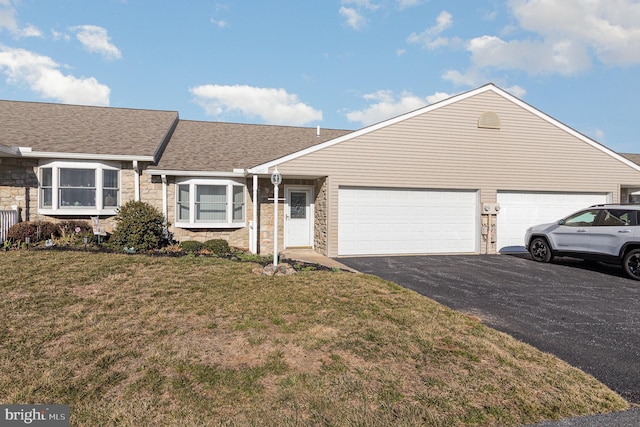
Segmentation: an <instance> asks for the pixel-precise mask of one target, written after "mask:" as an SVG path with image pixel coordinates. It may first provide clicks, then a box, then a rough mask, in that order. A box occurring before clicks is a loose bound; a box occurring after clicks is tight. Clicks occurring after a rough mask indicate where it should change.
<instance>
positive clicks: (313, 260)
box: [280, 248, 358, 273]
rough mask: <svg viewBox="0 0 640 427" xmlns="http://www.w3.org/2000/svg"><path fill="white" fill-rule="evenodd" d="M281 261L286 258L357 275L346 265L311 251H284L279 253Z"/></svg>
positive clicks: (305, 249) (355, 271)
mask: <svg viewBox="0 0 640 427" xmlns="http://www.w3.org/2000/svg"><path fill="white" fill-rule="evenodd" d="M280 257H281V259H284V258H287V259H292V260H295V261H300V262H306V263H308V264H318V265H324V266H325V267H329V268H339V269H341V270H346V271H351V272H353V273H358V271H357V270H355V269H353V268H351V267H347V266H346V265H344V264H342V263H340V262H338V261H336V260H335V259H331V258H329V257H326V256H324V255H320V254H319V253H317V252H316V251H314V250H313V249H310V248H309V249H307V248H304V249H285V250H284V251H282V252H280Z"/></svg>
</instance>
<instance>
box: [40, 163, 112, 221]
mask: <svg viewBox="0 0 640 427" xmlns="http://www.w3.org/2000/svg"><path fill="white" fill-rule="evenodd" d="M39 169H40V176H39V178H40V191H39V199H40V201H39V208H40V209H39V210H40V211H41V213H43V214H80V215H87V214H114V213H115V210H116V208H117V207H118V206H119V200H120V197H119V196H120V171H119V169H118V168H116V167H115V166H112V165H109V164H106V163H101V162H100V163H99V162H93V163H88V162H49V163H45V164H41V165H40V168H39Z"/></svg>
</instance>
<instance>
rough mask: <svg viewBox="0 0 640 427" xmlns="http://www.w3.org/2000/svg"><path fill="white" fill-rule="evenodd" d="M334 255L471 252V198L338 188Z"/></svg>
mask: <svg viewBox="0 0 640 427" xmlns="http://www.w3.org/2000/svg"><path fill="white" fill-rule="evenodd" d="M338 204H339V208H338V211H339V214H338V253H339V254H340V255H361V254H362V255H367V254H410V253H444V252H475V251H476V239H477V232H476V230H477V222H478V221H477V211H478V207H477V193H476V192H475V191H437V190H408V189H379V188H364V187H358V188H355V187H353V188H352V187H348V188H344V187H343V188H340V189H339V192H338Z"/></svg>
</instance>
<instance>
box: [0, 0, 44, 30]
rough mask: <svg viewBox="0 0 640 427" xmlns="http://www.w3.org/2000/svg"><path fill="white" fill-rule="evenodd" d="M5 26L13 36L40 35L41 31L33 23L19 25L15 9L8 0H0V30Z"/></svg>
mask: <svg viewBox="0 0 640 427" xmlns="http://www.w3.org/2000/svg"><path fill="white" fill-rule="evenodd" d="M3 28H6V29H7V30H9V32H11V34H12V35H13V36H14V37H18V38H22V37H42V32H41V31H40V30H39V29H38V28H37V27H36V26H34V25H27V26H25V27H20V26H19V25H18V21H17V19H16V10H15V8H14V7H13V5H12V3H11V1H10V0H0V30H2V29H3Z"/></svg>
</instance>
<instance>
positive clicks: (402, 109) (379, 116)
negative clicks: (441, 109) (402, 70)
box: [346, 90, 449, 126]
mask: <svg viewBox="0 0 640 427" xmlns="http://www.w3.org/2000/svg"><path fill="white" fill-rule="evenodd" d="M448 97H449V95H447V94H445V93H435V94H433V95H430V96H427V97H426V98H420V97H419V96H417V95H414V94H412V93H410V92H406V91H405V92H402V93H401V94H400V96H399V97H396V96H395V95H394V94H393V92H392V91H390V90H379V91H377V92H374V93H370V94H367V95H365V96H364V97H363V98H364V99H365V100H366V101H369V102H373V103H372V104H371V105H369V106H368V107H366V108H365V109H363V110H358V111H351V112H349V113H347V115H346V116H347V120H349V121H350V122H358V123H361V124H362V125H363V126H367V125H371V124H374V123H379V122H381V121H384V120H387V119H390V118H393V117H396V116H399V115H402V114H405V113H408V112H410V111H413V110H417V109H418V108H422V107H424V106H426V105H428V104H433V103H434V102H438V101H441V100H443V99H446V98H448Z"/></svg>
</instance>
